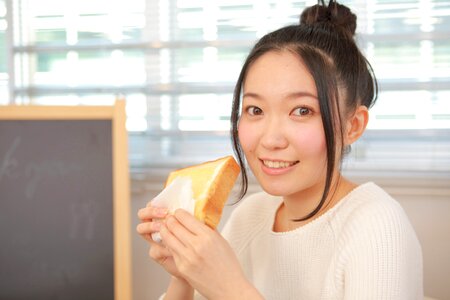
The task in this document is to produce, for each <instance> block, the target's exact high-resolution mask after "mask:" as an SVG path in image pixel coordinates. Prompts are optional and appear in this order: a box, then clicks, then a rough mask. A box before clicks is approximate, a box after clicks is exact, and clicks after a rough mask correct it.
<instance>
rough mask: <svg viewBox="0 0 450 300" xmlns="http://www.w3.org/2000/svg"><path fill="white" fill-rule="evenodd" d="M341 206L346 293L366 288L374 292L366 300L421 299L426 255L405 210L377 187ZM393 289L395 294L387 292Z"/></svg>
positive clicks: (370, 185) (360, 192)
mask: <svg viewBox="0 0 450 300" xmlns="http://www.w3.org/2000/svg"><path fill="white" fill-rule="evenodd" d="M343 200H344V203H342V205H341V207H340V208H341V209H340V215H338V214H337V215H336V218H337V219H338V221H337V222H336V224H337V225H336V226H337V227H338V228H339V230H336V232H338V233H337V243H338V245H337V246H338V249H339V251H338V253H337V255H338V258H337V262H338V265H340V268H342V270H343V272H344V273H345V274H346V278H347V282H348V283H347V284H346V286H348V287H349V290H348V291H347V292H348V293H349V294H352V293H353V292H358V293H360V292H363V291H362V290H360V289H359V287H360V286H362V285H364V286H368V287H370V288H369V289H367V291H365V292H364V293H367V295H369V294H370V295H374V294H377V295H382V294H383V293H387V294H383V295H384V296H383V297H381V296H380V297H381V298H380V297H378V296H377V297H374V298H378V299H394V298H395V299H413V298H414V299H415V296H413V295H417V294H419V295H420V293H421V280H422V251H421V247H420V244H419V241H418V239H417V236H416V234H415V231H414V229H413V227H412V225H411V223H410V222H409V219H408V217H407V215H406V213H405V212H404V210H403V208H402V207H401V205H400V204H399V203H398V202H397V201H396V200H395V199H393V198H392V197H391V196H390V195H389V194H388V193H386V192H385V191H384V190H383V189H381V188H380V187H378V186H377V185H375V184H373V183H367V184H364V185H361V186H360V187H358V188H356V189H355V190H354V191H353V192H351V193H350V194H349V195H348V196H347V197H346V198H345V199H343ZM367 270H371V272H369V273H367ZM366 275H367V276H366ZM392 284H394V285H396V287H397V288H395V289H391V288H389V287H391V285H392ZM380 293H381V294H380ZM391 293H392V294H391ZM408 293H412V294H409V296H410V297H406V296H405V295H406V294H408ZM386 295H389V296H386ZM392 295H394V296H392ZM402 295H403V296H402ZM385 296H386V297H385ZM391 296H392V297H391ZM350 298H351V297H350ZM363 298H364V297H363ZM369 298H370V297H369ZM352 299H353V298H352ZM360 299H362V298H360Z"/></svg>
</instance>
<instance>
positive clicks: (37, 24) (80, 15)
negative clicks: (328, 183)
mask: <svg viewBox="0 0 450 300" xmlns="http://www.w3.org/2000/svg"><path fill="white" fill-rule="evenodd" d="M315 3H316V1H294V0H283V1H276V0H239V1H236V0H148V1H144V0H127V1H125V0H108V1H106V0H89V1H87V0H78V1H67V0H65V1H63V0H58V1H56V0H40V1H36V0H34V1H33V0H0V105H8V104H37V105H109V104H112V103H113V102H114V100H115V99H116V98H117V97H118V96H120V97H124V98H125V99H126V109H127V129H128V132H129V161H130V166H131V170H130V171H131V180H132V182H131V184H132V203H131V205H132V216H131V217H132V220H133V222H132V223H133V224H132V228H130V234H131V235H132V237H133V245H132V247H133V292H134V299H136V300H140V299H156V298H157V295H159V294H160V293H161V292H162V291H163V290H164V289H165V287H166V284H167V279H168V277H167V275H166V274H165V273H164V272H162V271H161V270H159V268H158V266H156V265H154V264H153V262H151V261H150V259H149V258H148V257H147V251H148V249H147V248H148V247H147V245H146V243H145V242H144V241H142V240H141V239H140V238H139V237H138V236H137V234H136V233H135V226H136V225H137V218H136V212H137V210H138V209H139V208H140V207H142V206H144V205H145V204H146V203H147V201H149V200H151V198H152V197H153V196H155V195H156V194H157V193H158V192H159V191H160V190H161V189H162V186H163V182H164V181H165V179H166V177H167V174H168V172H169V171H170V170H173V169H175V168H180V167H183V166H186V165H190V164H194V163H199V162H203V161H206V160H210V159H215V158H217V157H219V156H223V155H228V154H231V153H232V150H231V147H230V142H229V140H230V139H229V133H228V130H229V115H230V107H231V100H232V92H233V88H234V83H235V81H236V79H237V76H238V74H239V71H240V68H241V65H242V63H243V61H244V59H245V57H246V54H247V53H248V51H249V49H250V48H251V46H252V45H253V44H254V43H255V41H256V40H257V39H258V38H260V37H261V36H263V35H264V34H265V33H267V32H269V31H272V30H274V29H277V28H279V27H281V26H284V25H288V24H295V23H297V22H298V16H299V14H300V13H301V11H302V10H303V9H304V7H305V6H309V5H313V4H315ZM341 3H343V4H345V5H347V6H349V7H350V8H351V9H352V10H353V11H354V12H355V13H356V14H357V16H358V28H357V36H356V40H357V42H358V44H359V46H360V48H361V49H362V51H363V52H364V54H365V55H366V57H367V58H368V60H369V61H370V63H371V64H372V66H373V68H374V70H375V74H376V76H377V78H378V80H379V87H380V94H379V99H378V102H377V104H376V105H375V106H374V107H373V109H372V110H371V119H370V123H369V130H368V131H367V133H366V134H365V136H364V138H363V139H361V140H360V141H359V142H358V143H357V144H356V145H355V146H354V147H353V149H352V152H351V153H350V155H349V156H348V157H347V158H346V160H345V161H344V164H343V170H344V173H345V174H346V175H347V176H349V177H350V178H352V179H353V180H355V181H357V182H364V181H367V180H371V181H375V182H376V183H378V184H379V185H381V186H382V187H383V188H385V189H386V190H387V191H388V192H390V193H391V194H392V195H393V196H394V197H395V198H396V199H398V200H399V202H400V203H401V204H402V205H403V207H404V208H405V210H406V212H407V214H408V216H409V217H410V219H411V221H412V223H413V225H414V227H415V229H416V231H417V234H418V236H419V239H420V241H421V243H422V247H423V252H424V262H425V265H424V275H425V279H424V280H425V293H426V294H427V295H430V296H433V297H435V298H437V299H450V286H449V285H448V278H450V1H442V0H416V1H413V0H411V1H408V0H401V1H390V0H389V1H387V0H368V1H360V0H353V1H341ZM0 142H1V141H0ZM257 190H258V187H257V185H256V184H255V182H254V181H253V180H251V186H250V191H251V192H252V191H257ZM232 197H233V195H232ZM231 202H232V201H231ZM232 209H233V207H232V206H230V207H228V208H227V212H226V214H225V218H226V216H227V214H228V213H229V212H230V211H231V210H232Z"/></svg>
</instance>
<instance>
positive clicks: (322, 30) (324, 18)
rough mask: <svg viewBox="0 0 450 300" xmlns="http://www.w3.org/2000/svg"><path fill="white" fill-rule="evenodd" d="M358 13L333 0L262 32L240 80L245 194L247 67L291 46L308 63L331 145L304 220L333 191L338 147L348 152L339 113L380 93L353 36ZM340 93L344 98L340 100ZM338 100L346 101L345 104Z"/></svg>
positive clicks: (234, 130)
mask: <svg viewBox="0 0 450 300" xmlns="http://www.w3.org/2000/svg"><path fill="white" fill-rule="evenodd" d="M355 30H356V15H354V14H353V13H352V12H351V11H350V9H349V8H347V7H346V6H344V5H341V4H339V3H337V2H335V1H330V2H329V3H328V5H325V3H324V1H319V2H318V4H317V5H314V6H311V7H308V8H306V9H305V10H304V11H303V13H302V14H301V16H300V24H299V25H292V26H287V27H283V28H281V29H278V30H276V31H273V32H271V33H268V34H267V35H265V36H264V37H262V38H261V39H260V40H259V41H258V42H257V43H256V44H255V46H254V47H253V48H252V50H251V51H250V53H249V55H248V56H247V59H246V60H245V62H244V65H243V67H242V70H241V73H240V74H239V78H238V80H237V83H236V86H235V90H234V95H233V104H232V112H231V137H232V144H233V149H234V152H235V154H236V157H237V159H238V161H239V164H240V165H241V170H242V174H241V181H242V182H241V194H240V198H242V197H243V196H244V195H245V193H246V192H247V188H248V178H247V172H246V167H245V166H246V163H245V159H244V153H243V150H242V147H241V144H240V141H239V137H238V122H239V115H240V104H241V91H242V88H243V84H244V82H245V78H246V75H247V72H248V69H249V67H250V66H251V65H252V64H253V62H255V61H256V60H257V59H258V58H259V57H261V56H262V55H263V54H265V53H267V52H269V51H283V50H287V51H291V52H292V53H294V54H296V55H297V56H298V57H299V59H301V60H302V62H303V63H304V64H305V66H306V67H307V68H308V70H309V72H310V73H311V75H312V76H313V78H314V81H315V84H316V88H317V95H318V99H319V107H320V112H321V116H322V124H323V127H324V132H325V140H326V148H327V178H326V181H325V187H324V191H323V194H322V198H321V200H320V202H319V204H318V205H317V207H316V208H315V209H314V210H313V211H312V212H311V213H309V214H308V215H307V216H305V217H304V218H302V219H301V220H306V219H309V218H311V217H312V216H314V215H315V214H316V213H317V212H318V211H319V210H320V209H321V208H322V206H323V205H324V202H325V200H326V198H327V196H328V194H329V192H330V188H331V183H332V176H333V174H334V170H335V166H336V159H337V154H336V149H337V146H339V147H340V152H339V153H344V152H345V151H344V149H343V148H344V145H343V141H342V136H343V122H342V121H341V118H342V117H343V116H346V115H347V114H348V113H351V112H353V111H354V110H355V109H356V108H357V107H358V106H359V105H365V106H366V107H367V108H370V107H371V106H372V105H373V104H374V103H375V101H376V98H377V82H376V79H375V76H374V74H373V70H372V67H371V66H370V64H369V63H368V61H367V60H366V58H365V57H364V56H363V55H362V53H361V52H360V50H359V49H358V47H357V45H356V43H355V41H354V39H353V36H354V34H355ZM339 97H342V98H344V99H342V100H343V101H341V102H340V101H339ZM339 103H341V104H344V107H343V108H340V107H339Z"/></svg>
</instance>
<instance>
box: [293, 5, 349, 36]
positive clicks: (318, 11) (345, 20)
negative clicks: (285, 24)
mask: <svg viewBox="0 0 450 300" xmlns="http://www.w3.org/2000/svg"><path fill="white" fill-rule="evenodd" d="M319 23H329V24H331V25H334V26H338V27H340V28H342V29H344V30H345V31H347V32H349V33H350V34H351V35H352V36H353V35H355V31H356V15H355V14H354V13H352V11H351V10H350V9H349V8H348V7H347V6H345V5H342V4H339V3H337V2H334V1H330V3H329V4H328V6H325V5H321V4H316V5H313V6H310V7H308V8H306V9H305V10H304V11H303V12H302V14H301V15H300V24H306V25H314V24H319Z"/></svg>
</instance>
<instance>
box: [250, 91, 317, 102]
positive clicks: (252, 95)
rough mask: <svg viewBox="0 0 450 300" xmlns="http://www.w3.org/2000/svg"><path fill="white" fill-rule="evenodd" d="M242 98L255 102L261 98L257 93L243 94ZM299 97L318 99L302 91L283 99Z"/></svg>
mask: <svg viewBox="0 0 450 300" xmlns="http://www.w3.org/2000/svg"><path fill="white" fill-rule="evenodd" d="M242 97H243V98H245V97H251V98H255V99H257V100H261V99H262V98H263V97H262V96H261V95H259V94H257V93H253V92H247V93H244V95H243V96H242ZM300 97H311V98H314V99H318V98H317V96H316V95H313V94H311V93H308V92H303V91H299V92H293V93H289V94H287V95H286V96H285V98H289V99H296V98H300Z"/></svg>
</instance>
